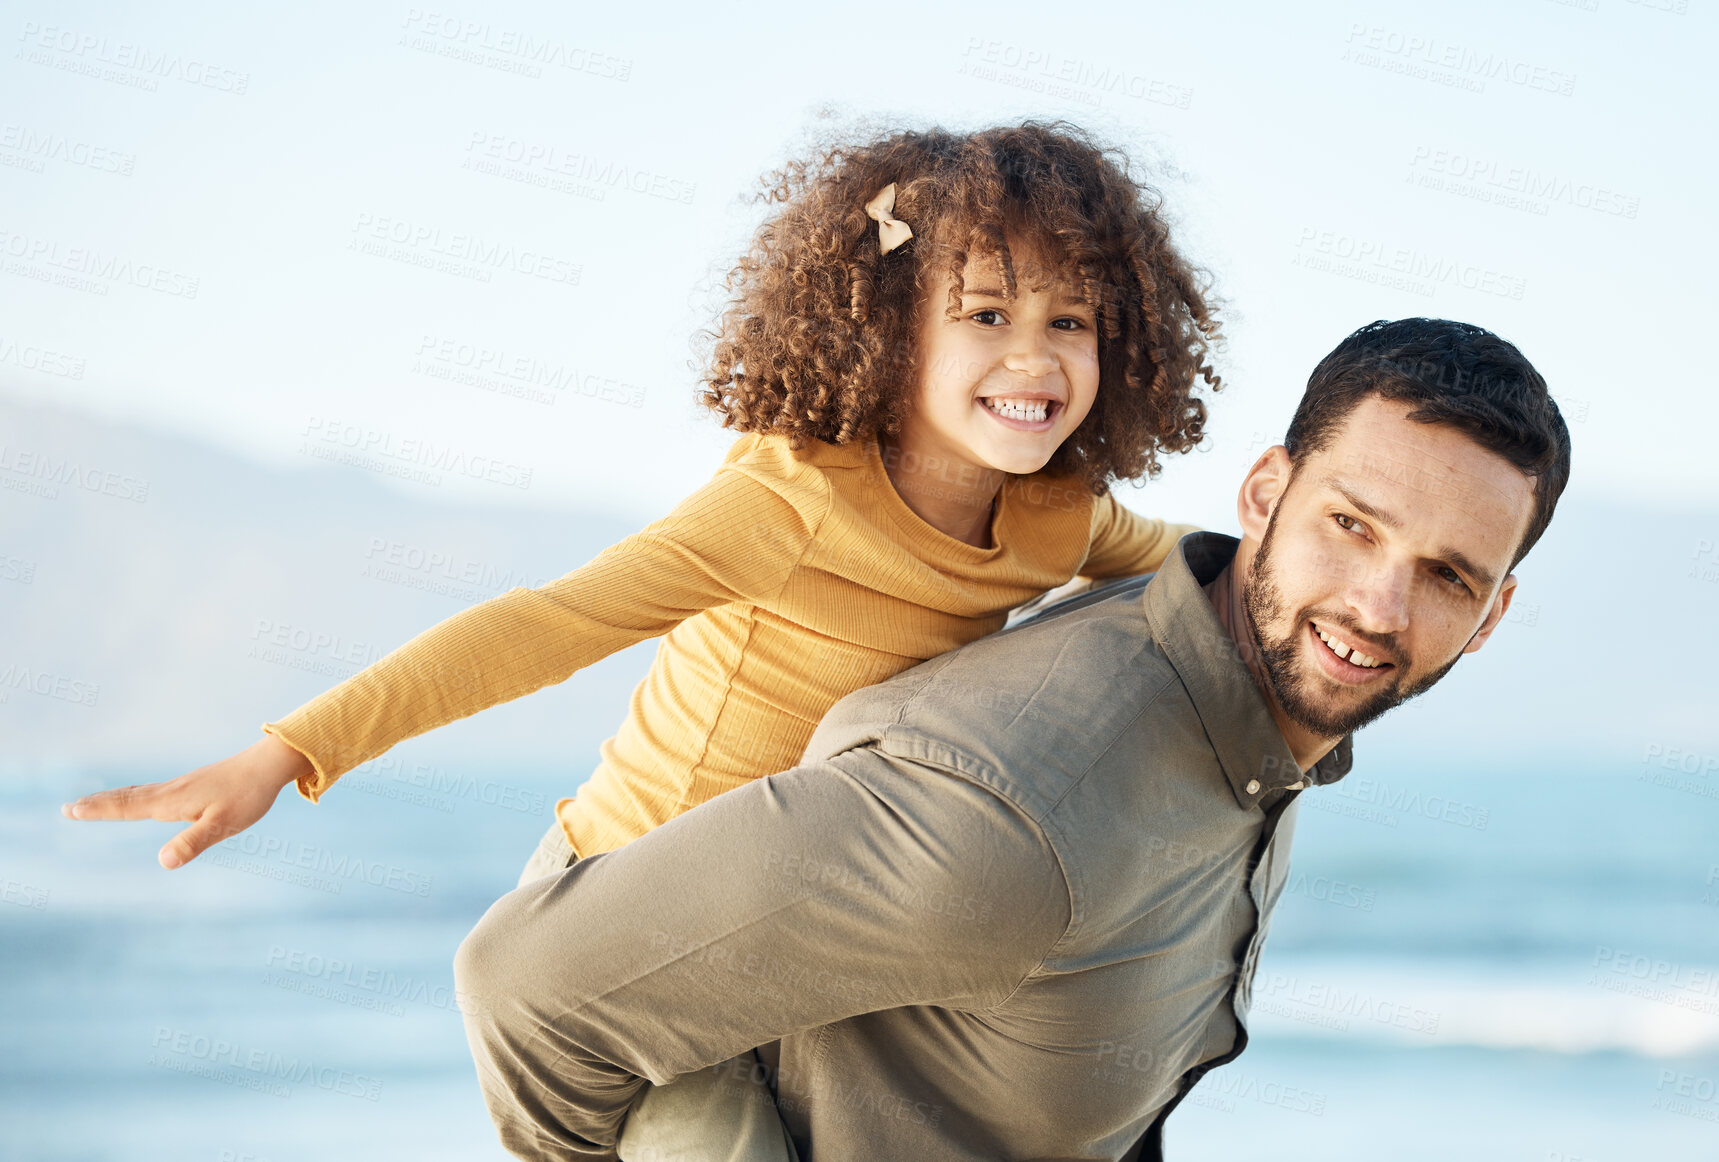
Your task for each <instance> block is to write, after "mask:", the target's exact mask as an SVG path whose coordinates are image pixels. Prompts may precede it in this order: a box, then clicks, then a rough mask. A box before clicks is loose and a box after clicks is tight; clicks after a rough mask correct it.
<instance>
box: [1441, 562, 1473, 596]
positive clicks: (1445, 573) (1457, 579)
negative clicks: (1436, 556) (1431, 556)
mask: <svg viewBox="0 0 1719 1162" xmlns="http://www.w3.org/2000/svg"><path fill="white" fill-rule="evenodd" d="M1438 575H1439V576H1440V577H1443V578H1444V579H1445V580H1446V581H1449V582H1451V583H1452V584H1453V585H1456V586H1457V587H1459V588H1461V589H1462V590H1464V591H1465V592H1466V591H1467V589H1468V583H1467V582H1466V581H1464V580H1463V579H1462V574H1460V573H1458V572H1457V571H1456V570H1455V569H1452V568H1451V567H1450V566H1449V565H1440V566H1439V570H1438Z"/></svg>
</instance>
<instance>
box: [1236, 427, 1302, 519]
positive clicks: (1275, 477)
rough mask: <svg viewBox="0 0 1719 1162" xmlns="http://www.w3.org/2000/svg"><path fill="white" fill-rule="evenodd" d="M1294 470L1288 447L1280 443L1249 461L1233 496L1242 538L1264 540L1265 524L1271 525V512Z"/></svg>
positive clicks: (1281, 496) (1286, 487)
mask: <svg viewBox="0 0 1719 1162" xmlns="http://www.w3.org/2000/svg"><path fill="white" fill-rule="evenodd" d="M1294 469H1295V465H1294V464H1292V463H1291V462H1290V459H1289V449H1287V448H1285V447H1284V446H1283V445H1282V444H1273V445H1272V446H1271V447H1269V448H1267V449H1266V450H1265V452H1264V454H1263V455H1261V456H1260V458H1259V459H1258V460H1255V461H1254V462H1253V467H1252V468H1249V469H1248V472H1247V476H1246V477H1245V478H1243V480H1242V486H1241V492H1240V493H1238V494H1237V496H1236V517H1237V518H1238V519H1239V520H1240V521H1241V527H1242V535H1243V536H1244V537H1251V538H1253V540H1255V541H1256V542H1257V541H1261V540H1264V539H1265V530H1266V526H1267V525H1269V524H1271V514H1272V513H1273V512H1275V511H1276V509H1277V502H1278V501H1279V500H1281V499H1282V498H1283V494H1284V492H1285V491H1286V490H1287V489H1288V488H1289V478H1290V476H1291V475H1292V474H1293V472H1294Z"/></svg>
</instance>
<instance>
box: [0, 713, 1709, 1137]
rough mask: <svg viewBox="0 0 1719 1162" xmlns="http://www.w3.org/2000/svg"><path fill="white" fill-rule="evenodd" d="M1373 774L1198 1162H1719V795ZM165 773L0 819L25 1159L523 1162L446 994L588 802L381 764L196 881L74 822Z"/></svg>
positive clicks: (0, 1096) (239, 846) (1406, 768)
mask: <svg viewBox="0 0 1719 1162" xmlns="http://www.w3.org/2000/svg"><path fill="white" fill-rule="evenodd" d="M1367 758H1368V756H1367V753H1366V750H1365V736H1363V737H1362V738H1361V739H1359V740H1358V743H1357V764H1356V771H1355V773H1354V774H1352V775H1350V776H1349V778H1348V779H1346V780H1344V781H1343V782H1341V783H1339V784H1336V785H1335V786H1331V787H1324V788H1317V789H1315V790H1313V791H1310V792H1308V793H1307V794H1306V795H1305V796H1304V797H1303V800H1302V810H1301V819H1300V824H1299V827H1298V828H1297V833H1296V837H1295V846H1294V859H1293V871H1292V874H1291V877H1290V880H1289V882H1288V885H1287V887H1286V890H1285V896H1284V899H1283V901H1282V903H1281V904H1280V906H1279V908H1278V911H1277V914H1276V916H1275V918H1274V921H1273V925H1272V931H1271V935H1270V938H1269V940H1268V943H1267V946H1266V953H1265V956H1264V959H1263V960H1262V962H1261V966H1260V969H1259V975H1258V977H1257V978H1256V982H1255V1007H1254V1013H1253V1017H1252V1021H1251V1028H1252V1041H1251V1044H1250V1046H1249V1048H1248V1050H1247V1052H1246V1053H1244V1054H1243V1055H1242V1056H1241V1057H1240V1058H1239V1059H1238V1060H1237V1061H1235V1062H1234V1063H1232V1064H1230V1065H1229V1066H1226V1067H1224V1068H1223V1069H1220V1070H1217V1071H1215V1072H1213V1073H1212V1074H1211V1075H1209V1076H1208V1077H1207V1078H1205V1079H1204V1080H1203V1081H1202V1082H1201V1084H1200V1085H1199V1086H1198V1087H1197V1089H1196V1090H1195V1091H1194V1094H1193V1095H1192V1096H1191V1097H1190V1098H1189V1099H1188V1101H1186V1102H1184V1103H1183V1105H1182V1107H1181V1108H1180V1109H1179V1110H1178V1111H1177V1113H1176V1114H1175V1115H1174V1116H1173V1117H1172V1119H1171V1121H1170V1124H1169V1126H1168V1133H1167V1144H1168V1147H1169V1152H1170V1157H1171V1158H1172V1159H1201V1158H1205V1159H1221V1158H1236V1157H1242V1156H1244V1151H1245V1152H1248V1153H1250V1154H1252V1153H1256V1152H1260V1151H1269V1152H1270V1157H1272V1158H1273V1159H1274V1162H1301V1160H1306V1162H1313V1160H1316V1159H1317V1160H1319V1162H1332V1160H1336V1159H1365V1160H1369V1162H1371V1160H1374V1159H1392V1160H1398V1162H1415V1160H1421V1159H1426V1160H1429V1162H1430V1160H1432V1159H1439V1160H1441V1162H1442V1160H1447V1159H1451V1158H1475V1159H1488V1160H1491V1159H1512V1160H1516V1159H1520V1160H1522V1162H1638V1160H1640V1159H1654V1160H1656V1162H1712V1160H1713V1159H1715V1158H1719V774H1714V773H1706V774H1702V773H1700V771H1699V769H1698V768H1692V769H1689V770H1683V769H1680V767H1679V765H1678V764H1677V763H1672V764H1670V765H1667V764H1666V763H1665V761H1664V759H1663V757H1662V756H1649V758H1647V759H1645V760H1644V761H1642V762H1641V763H1639V764H1637V765H1636V766H1634V767H1629V768H1625V769H1621V770H1620V769H1617V765H1616V764H1603V765H1606V766H1607V767H1608V769H1605V770H1558V771H1526V772H1525V771H1521V770H1495V771H1487V770H1483V769H1472V768H1471V769H1464V770H1415V769H1413V764H1412V763H1410V762H1404V761H1401V759H1400V758H1399V759H1398V761H1394V762H1392V763H1390V764H1388V769H1387V767H1386V765H1384V764H1379V763H1373V764H1371V765H1370V764H1369V763H1368V761H1367ZM1683 765H1687V764H1683ZM167 773H168V774H171V773H174V772H167ZM159 777H163V775H162V774H161V773H155V774H149V773H136V772H134V773H129V774H124V775H117V776H115V775H113V774H112V773H106V774H104V773H100V772H97V773H89V772H83V773H61V774H56V775H37V776H32V777H27V778H16V779H10V780H8V781H7V782H6V784H5V785H4V787H3V789H0V851H3V852H4V855H3V856H0V966H3V967H0V983H3V987H0V1028H3V1029H4V1045H3V1050H4V1052H3V1053H0V1125H3V1126H4V1130H3V1131H0V1157H4V1158H7V1159H29V1160H32V1162H103V1160H112V1162H156V1160H161V1162H187V1160H191V1162H290V1160H295V1159H303V1160H306V1162H308V1160H311V1159H316V1160H318V1162H324V1160H327V1159H346V1158H352V1159H371V1158H407V1157H410V1158H413V1159H421V1160H431V1159H449V1160H451V1159H461V1160H467V1162H469V1160H474V1159H500V1158H504V1157H505V1155H504V1153H503V1152H502V1151H501V1149H500V1148H499V1146H497V1145H496V1144H495V1141H494V1138H493V1133H492V1130H491V1128H490V1124H489V1121H488V1118H487V1116H486V1114H485V1112H484V1109H483V1106H482V1102H481V1100H480V1098H479V1095H478V1091H477V1087H476V1084H475V1080H474V1075H473V1069H472V1065H471V1060H470V1057H469V1055H468V1051H467V1048H466V1043H465V1038H464V1034H463V1030H462V1027H461V1024H460V1019H459V1013H458V1007H457V1001H456V998H455V997H454V994H453V981H452V972H451V968H450V964H451V960H452V956H453V952H454V949H455V947H456V945H457V944H458V943H459V941H460V939H461V938H462V937H463V936H464V934H465V933H466V932H467V931H468V930H469V929H470V927H471V926H472V924H473V923H475V921H476V920H477V919H478V917H479V916H480V915H481V914H482V913H483V910H484V909H485V908H486V907H487V906H488V904H489V903H490V902H491V901H492V900H493V899H494V898H495V897H496V896H498V895H500V894H501V893H503V892H505V891H506V890H508V889H509V888H510V887H512V885H513V882H514V879H515V877H516V876H517V874H518V871H519V867H520V865H521V864H522V863H523V862H524V860H525V858H526V857H527V855H529V853H530V852H531V850H532V848H533V845H534V844H535V842H536V840H537V838H538V836H539V835H540V834H541V832H542V831H543V828H544V827H545V826H546V825H547V822H548V811H549V809H550V807H551V806H552V805H553V802H554V800H555V798H556V797H558V796H560V795H563V794H567V793H569V792H570V790H571V785H570V784H569V781H568V779H567V778H566V776H565V775H564V774H560V773H547V774H536V775H531V776H523V775H521V776H507V777H505V778H504V777H498V776H496V775H494V774H493V773H483V772H479V771H475V770H471V771H466V770H461V769H449V768H444V767H434V766H430V765H428V764H421V763H414V762H411V761H399V762H390V760H382V761H380V762H379V763H378V764H375V765H373V766H372V768H371V769H370V770H369V772H368V773H363V774H360V773H355V774H353V775H349V776H347V779H346V780H345V781H343V783H342V784H341V785H340V786H337V787H336V788H335V789H334V790H332V791H331V792H329V794H328V795H327V797H326V798H325V799H324V800H323V802H322V804H321V805H319V806H317V807H314V808H313V807H311V806H309V805H308V804H305V803H303V802H302V801H300V800H298V799H297V798H296V796H294V795H293V794H292V793H291V792H290V791H289V792H288V793H287V794H286V795H285V796H283V798H282V800H281V802H280V803H279V804H278V805H277V807H276V808H275V810H274V811H273V812H272V813H271V814H270V816H269V817H268V818H266V819H265V820H264V821H263V822H262V823H261V824H260V825H259V826H258V827H257V828H254V829H253V830H252V831H251V832H247V833H246V834H245V835H242V836H239V837H237V838H235V839H233V840H230V841H228V843H227V844H225V845H223V846H222V847H219V848H217V849H215V851H213V852H211V853H210V854H209V855H205V856H204V857H203V858H201V859H199V860H197V861H195V862H194V863H193V864H192V865H190V866H188V867H186V868H184V869H181V870H180V871H177V872H172V873H168V872H163V871H162V870H161V869H160V868H159V867H157V865H156V863H155V851H156V849H157V848H158V846H159V845H160V843H161V842H163V841H164V840H165V839H166V838H167V837H168V836H169V835H170V834H171V833H172V830H173V826H174V825H169V824H161V823H138V824H105V825H104V824H79V823H71V822H68V821H65V820H62V819H61V818H60V816H59V814H58V804H59V803H60V802H61V801H63V800H64V799H67V798H70V797H73V796H75V795H76V794H78V793H82V792H85V791H89V790H93V789H97V788H99V787H102V786H108V785H112V784H113V783H114V782H115V781H126V780H128V779H139V780H144V779H149V778H159Z"/></svg>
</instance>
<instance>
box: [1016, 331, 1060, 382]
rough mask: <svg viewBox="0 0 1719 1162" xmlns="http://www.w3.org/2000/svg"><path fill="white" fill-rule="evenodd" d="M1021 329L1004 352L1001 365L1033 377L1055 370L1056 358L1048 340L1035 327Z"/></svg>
mask: <svg viewBox="0 0 1719 1162" xmlns="http://www.w3.org/2000/svg"><path fill="white" fill-rule="evenodd" d="M1023 330H1024V333H1023V334H1021V335H1020V336H1019V337H1018V338H1017V339H1016V341H1015V342H1014V343H1012V344H1010V346H1009V350H1008V352H1007V353H1006V354H1004V356H1003V366H1004V367H1007V368H1008V369H1009V370H1010V371H1015V372H1019V373H1020V374H1022V375H1030V376H1032V377H1033V378H1035V379H1037V378H1041V377H1043V376H1046V375H1049V374H1050V373H1051V372H1053V371H1055V370H1056V368H1057V360H1056V355H1055V354H1054V353H1053V352H1052V351H1051V345H1050V341H1049V340H1048V339H1047V338H1046V337H1045V336H1044V335H1042V334H1040V333H1039V331H1038V330H1037V329H1036V328H1034V329H1023Z"/></svg>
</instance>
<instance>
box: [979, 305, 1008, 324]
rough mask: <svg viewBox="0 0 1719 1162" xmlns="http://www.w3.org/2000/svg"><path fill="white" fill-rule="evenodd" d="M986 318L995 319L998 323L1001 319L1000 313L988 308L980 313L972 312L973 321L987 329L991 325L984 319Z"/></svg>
mask: <svg viewBox="0 0 1719 1162" xmlns="http://www.w3.org/2000/svg"><path fill="white" fill-rule="evenodd" d="M986 316H991V317H993V318H995V319H997V320H998V321H1001V319H1002V317H1003V316H1002V313H1001V312H1000V311H996V310H993V309H991V308H990V307H986V308H985V309H984V310H982V311H974V312H973V321H974V322H975V323H983V324H984V325H985V326H987V327H989V326H992V323H991V322H990V321H989V320H988V319H987V318H986Z"/></svg>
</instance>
